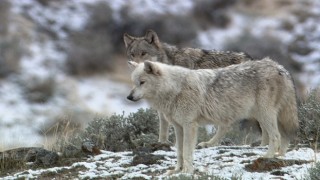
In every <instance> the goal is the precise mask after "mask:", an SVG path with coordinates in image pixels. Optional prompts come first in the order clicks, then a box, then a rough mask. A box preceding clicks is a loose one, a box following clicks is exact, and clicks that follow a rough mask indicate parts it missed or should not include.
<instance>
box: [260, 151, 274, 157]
mask: <svg viewBox="0 0 320 180" xmlns="http://www.w3.org/2000/svg"><path fill="white" fill-rule="evenodd" d="M263 157H264V158H274V157H275V154H274V153H269V152H267V154H265V155H264V156H263Z"/></svg>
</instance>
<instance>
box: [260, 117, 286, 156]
mask: <svg viewBox="0 0 320 180" xmlns="http://www.w3.org/2000/svg"><path fill="white" fill-rule="evenodd" d="M257 119H259V123H260V125H261V127H262V129H265V130H266V131H267V133H268V135H269V147H268V151H267V153H266V154H265V155H264V157H266V158H273V157H275V154H276V152H278V150H279V147H280V138H281V135H280V132H279V129H278V122H277V116H276V113H275V112H265V113H263V114H261V116H260V117H259V118H257Z"/></svg>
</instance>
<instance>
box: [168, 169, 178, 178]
mask: <svg viewBox="0 0 320 180" xmlns="http://www.w3.org/2000/svg"><path fill="white" fill-rule="evenodd" d="M179 172H181V168H179V169H174V170H168V171H167V172H166V175H167V176H170V175H172V174H177V173H179Z"/></svg>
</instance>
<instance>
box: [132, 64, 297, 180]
mask: <svg viewBox="0 0 320 180" xmlns="http://www.w3.org/2000/svg"><path fill="white" fill-rule="evenodd" d="M129 65H130V66H132V67H133V68H135V69H134V70H133V72H132V74H131V79H132V81H133V83H134V87H133V89H132V91H131V92H130V94H129V95H128V97H127V98H128V99H129V100H131V101H138V100H140V99H146V100H147V102H148V103H149V104H150V105H151V107H153V108H154V109H156V110H158V111H159V112H160V113H162V114H163V115H164V116H165V118H166V119H167V120H168V121H169V122H170V123H171V124H172V125H173V127H174V129H175V135H176V146H177V164H176V167H175V169H174V170H172V171H168V172H167V174H172V173H177V172H183V173H193V165H192V164H193V151H194V148H195V145H196V141H197V130H198V126H199V125H205V124H214V125H218V130H217V133H216V134H215V135H214V137H213V138H212V139H213V141H218V140H219V139H220V138H221V137H222V136H223V135H224V134H225V133H226V132H227V131H228V129H229V127H230V126H231V125H232V124H233V123H234V122H236V121H239V120H241V119H245V118H249V119H251V118H253V119H257V121H258V122H259V124H260V125H261V127H262V129H264V130H265V131H266V133H267V134H268V136H269V147H268V150H267V153H266V154H265V157H267V158H271V157H275V156H276V155H284V154H285V153H286V150H287V148H288V145H289V143H290V140H291V139H292V138H294V137H295V135H296V132H297V130H298V128H299V123H298V117H297V104H296V95H295V88H294V85H293V82H292V79H291V76H290V74H289V73H288V71H287V70H285V69H284V68H283V66H281V65H279V64H278V63H276V62H274V61H272V60H270V59H269V58H265V59H262V60H260V61H247V62H244V63H241V64H237V65H231V66H228V67H224V68H218V69H199V70H191V69H188V68H184V67H180V66H172V65H167V64H163V63H159V62H153V61H145V62H144V63H140V64H138V63H135V62H132V61H130V62H129ZM213 143H214V142H213Z"/></svg>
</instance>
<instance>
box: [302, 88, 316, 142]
mask: <svg viewBox="0 0 320 180" xmlns="http://www.w3.org/2000/svg"><path fill="white" fill-rule="evenodd" d="M318 93H319V90H318V89H316V90H313V91H311V93H310V95H309V96H308V97H307V99H306V101H305V102H302V103H301V105H300V106H299V108H298V116H299V120H300V130H299V137H300V140H301V142H302V143H310V144H311V145H313V143H317V142H320V138H319V137H320V99H319V94H318Z"/></svg>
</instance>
